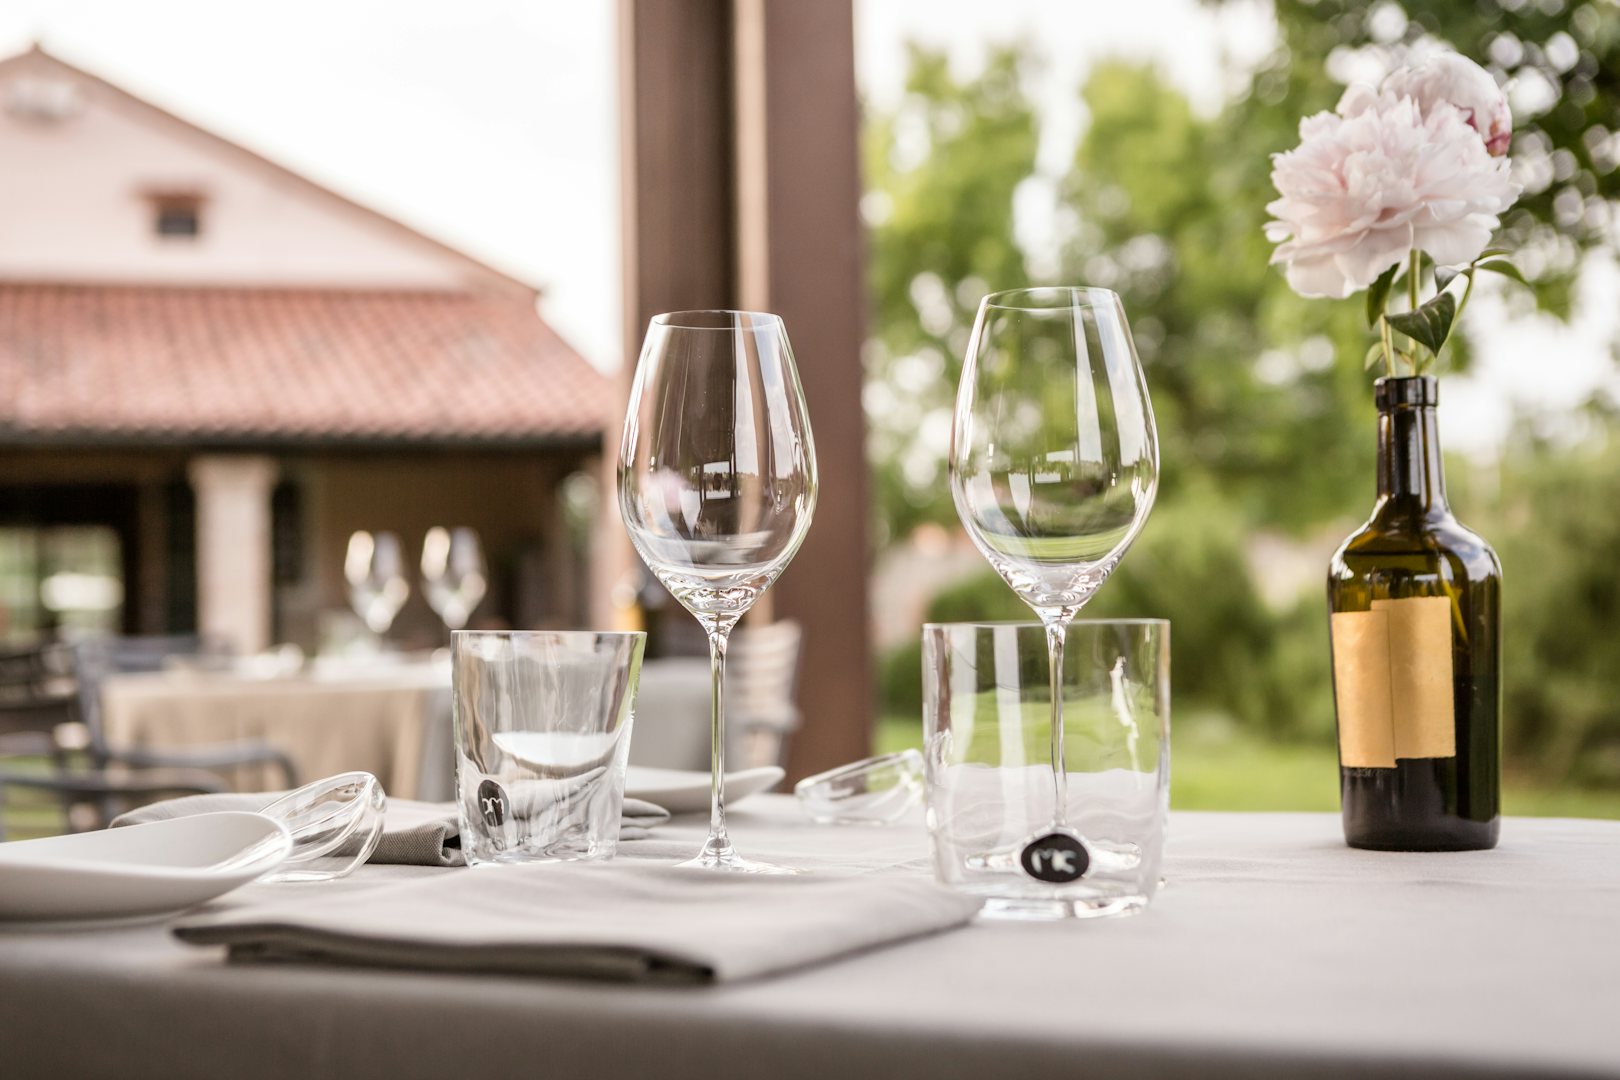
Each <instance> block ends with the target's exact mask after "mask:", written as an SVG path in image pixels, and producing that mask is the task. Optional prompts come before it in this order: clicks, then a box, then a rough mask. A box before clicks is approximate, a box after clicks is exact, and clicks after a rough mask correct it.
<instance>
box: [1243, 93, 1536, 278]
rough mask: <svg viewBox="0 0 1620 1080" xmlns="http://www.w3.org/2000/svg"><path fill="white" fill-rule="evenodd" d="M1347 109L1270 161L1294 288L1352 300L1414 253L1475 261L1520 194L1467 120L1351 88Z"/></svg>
mask: <svg viewBox="0 0 1620 1080" xmlns="http://www.w3.org/2000/svg"><path fill="white" fill-rule="evenodd" d="M1488 78H1489V76H1487V79H1488ZM1387 83H1388V80H1386V84H1387ZM1424 85H1425V86H1427V85H1429V84H1428V83H1425V84H1424ZM1493 85H1494V84H1493ZM1340 110H1341V113H1343V115H1340V114H1335V113H1328V112H1324V113H1318V114H1316V115H1315V116H1309V117H1306V118H1305V119H1304V120H1302V121H1300V125H1299V134H1300V145H1299V147H1298V148H1297V149H1294V150H1290V151H1288V152H1287V153H1283V154H1277V155H1275V156H1274V157H1273V158H1272V171H1271V179H1272V183H1274V184H1275V185H1276V187H1277V191H1278V193H1279V194H1280V195H1281V198H1279V199H1277V200H1276V201H1274V202H1272V203H1270V204H1269V205H1268V206H1267V207H1266V209H1267V210H1268V211H1269V212H1270V213H1271V214H1272V215H1273V217H1274V218H1275V220H1273V221H1270V222H1268V223H1267V224H1266V237H1267V239H1269V240H1271V241H1272V242H1274V243H1277V244H1278V247H1277V250H1276V252H1275V253H1274V254H1273V255H1272V259H1271V261H1272V262H1273V263H1274V264H1276V263H1281V264H1283V266H1284V269H1285V273H1286V275H1287V278H1288V284H1289V285H1290V286H1292V287H1293V289H1294V291H1295V292H1297V293H1299V294H1301V295H1302V296H1331V297H1340V298H1342V297H1346V296H1349V295H1350V294H1351V293H1353V292H1356V291H1358V290H1360V289H1365V288H1366V287H1367V286H1368V285H1371V284H1372V283H1373V282H1374V281H1375V280H1377V278H1378V276H1379V275H1380V274H1382V273H1383V272H1384V271H1385V270H1387V269H1389V268H1390V267H1391V266H1394V265H1395V264H1396V263H1398V262H1400V261H1401V260H1402V259H1404V258H1405V257H1406V255H1407V253H1408V252H1410V251H1411V250H1412V249H1414V248H1417V249H1421V250H1423V251H1426V252H1428V253H1429V255H1430V256H1431V257H1432V258H1433V259H1434V260H1435V262H1437V263H1440V264H1442V265H1455V264H1460V263H1467V262H1472V261H1473V260H1474V259H1476V258H1478V257H1479V254H1480V252H1482V251H1483V250H1485V245H1486V243H1488V242H1489V240H1490V237H1491V233H1492V232H1494V231H1495V229H1496V227H1497V225H1498V224H1499V222H1498V219H1497V215H1498V214H1500V213H1502V212H1503V211H1504V210H1506V209H1507V208H1508V207H1509V206H1511V205H1512V204H1513V200H1514V199H1515V198H1517V197H1518V193H1519V187H1518V185H1517V184H1515V183H1514V182H1513V181H1512V180H1511V179H1509V177H1508V169H1507V162H1506V161H1504V160H1499V159H1497V158H1493V157H1492V156H1491V154H1490V153H1489V152H1488V151H1487V149H1486V142H1485V140H1483V139H1482V138H1481V137H1480V135H1479V134H1478V133H1476V131H1475V129H1474V128H1473V127H1471V126H1470V124H1469V122H1468V119H1467V118H1466V117H1465V116H1464V114H1463V112H1462V111H1461V110H1459V109H1458V108H1456V107H1454V106H1450V105H1449V104H1448V103H1445V102H1437V103H1436V104H1434V105H1432V106H1431V107H1430V108H1428V109H1426V110H1425V109H1424V108H1423V106H1422V105H1421V104H1420V103H1419V102H1418V101H1417V100H1415V99H1413V98H1409V97H1404V96H1400V95H1398V94H1396V93H1395V92H1393V91H1392V90H1390V89H1387V88H1386V89H1384V90H1382V91H1377V92H1375V91H1372V90H1370V89H1368V88H1353V89H1352V90H1351V91H1350V92H1348V93H1346V95H1345V100H1344V101H1342V102H1341V103H1340Z"/></svg>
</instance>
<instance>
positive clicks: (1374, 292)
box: [1367, 263, 1401, 326]
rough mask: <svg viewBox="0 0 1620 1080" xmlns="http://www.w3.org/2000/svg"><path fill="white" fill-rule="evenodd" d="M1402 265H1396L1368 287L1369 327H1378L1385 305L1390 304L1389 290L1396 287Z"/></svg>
mask: <svg viewBox="0 0 1620 1080" xmlns="http://www.w3.org/2000/svg"><path fill="white" fill-rule="evenodd" d="M1400 268H1401V264H1400V263H1396V264H1395V265H1394V266H1391V267H1390V268H1389V269H1388V270H1385V271H1384V272H1383V273H1382V274H1379V275H1378V280H1377V281H1375V282H1373V283H1372V284H1371V285H1369V286H1367V325H1368V326H1377V325H1378V320H1379V319H1380V318H1381V317H1382V316H1383V314H1384V305H1385V304H1386V303H1388V302H1389V290H1390V289H1391V288H1393V287H1394V285H1395V275H1396V273H1397V272H1398V271H1399V270H1400Z"/></svg>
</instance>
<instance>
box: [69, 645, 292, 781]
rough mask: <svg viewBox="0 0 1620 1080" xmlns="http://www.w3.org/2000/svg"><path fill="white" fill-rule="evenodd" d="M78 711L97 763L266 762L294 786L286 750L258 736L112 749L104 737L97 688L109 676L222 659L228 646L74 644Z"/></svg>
mask: <svg viewBox="0 0 1620 1080" xmlns="http://www.w3.org/2000/svg"><path fill="white" fill-rule="evenodd" d="M76 649H77V674H78V691H79V715H80V717H81V718H82V720H83V723H84V729H83V735H82V738H83V740H84V750H85V751H86V753H88V754H89V756H90V759H91V761H92V762H94V763H95V764H96V765H97V766H98V767H102V768H105V767H106V766H108V765H125V766H129V767H132V768H142V769H148V768H177V769H230V768H236V767H239V766H244V765H270V766H273V767H275V768H276V769H277V770H278V771H279V772H280V773H281V774H282V776H283V777H284V778H285V779H286V782H287V784H286V786H287V787H289V788H295V787H297V786H298V770H297V768H296V767H295V766H294V765H293V762H292V759H291V758H290V757H288V756H287V754H286V753H284V752H283V751H281V750H279V749H277V748H276V747H274V746H272V745H270V744H269V743H266V742H263V741H261V740H258V739H239V740H236V741H233V742H223V743H210V744H206V745H201V746H187V747H115V746H112V745H109V743H108V741H107V735H106V729H105V727H104V725H103V724H102V720H101V686H102V682H103V681H104V680H105V679H106V678H107V677H108V676H111V675H127V674H138V673H142V672H154V671H163V670H165V669H166V668H167V667H169V666H170V664H171V663H172V662H174V661H175V660H177V659H179V658H182V657H184V658H189V659H193V660H197V659H201V660H208V659H225V658H228V657H229V650H228V649H224V648H222V647H220V646H219V645H218V644H216V643H212V642H209V641H207V640H205V639H204V638H201V637H198V636H196V635H149V636H131V637H103V638H92V639H88V640H86V641H83V642H80V643H79V644H78V645H77V646H76Z"/></svg>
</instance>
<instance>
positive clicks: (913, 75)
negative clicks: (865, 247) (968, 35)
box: [864, 46, 1039, 537]
mask: <svg viewBox="0 0 1620 1080" xmlns="http://www.w3.org/2000/svg"><path fill="white" fill-rule="evenodd" d="M1027 62H1028V61H1027V57H1026V56H1025V54H1024V52H1023V51H1022V50H1016V49H1002V50H999V51H997V52H995V53H993V54H992V55H991V56H990V58H989V60H988V61H987V63H986V64H985V67H984V70H983V71H982V72H980V73H979V74H977V75H975V76H973V77H971V78H969V79H966V80H961V81H958V80H957V79H956V78H955V77H954V76H953V75H952V74H951V70H950V65H949V63H948V62H947V60H946V57H945V54H944V53H942V52H932V51H929V50H926V49H923V48H920V47H917V46H913V47H912V48H911V55H910V63H911V68H910V76H909V78H908V79H907V82H906V95H905V98H904V100H903V101H902V102H901V104H900V106H899V108H898V110H897V111H896V112H894V113H893V114H887V115H876V116H872V117H870V118H869V120H868V123H867V127H866V132H865V141H866V153H865V155H864V161H865V167H866V184H867V188H868V190H869V191H870V192H871V195H870V196H869V199H868V206H869V207H871V209H869V211H868V218H869V220H870V226H871V237H872V254H871V259H870V261H869V263H870V273H871V289H872V295H873V300H874V304H875V313H876V318H875V319H874V325H873V331H874V334H873V338H872V341H871V342H870V344H869V353H868V374H869V378H870V382H871V385H872V391H871V393H870V396H871V397H874V398H876V399H878V400H877V403H876V406H875V407H873V408H870V409H869V410H868V412H869V417H868V419H869V422H870V426H871V436H870V437H871V448H872V457H873V459H874V461H875V463H876V474H875V475H876V484H875V488H876V494H877V498H878V506H879V511H880V512H879V515H878V517H879V519H880V522H881V523H882V525H883V526H884V528H885V533H886V537H893V536H903V535H905V534H906V533H908V532H909V531H910V530H911V529H912V528H914V527H915V526H916V525H917V524H919V523H921V522H923V521H941V522H944V521H954V520H955V515H954V512H953V511H952V509H951V500H950V495H949V493H948V491H947V490H946V487H945V484H944V483H943V482H942V480H943V477H944V465H945V462H944V456H943V453H942V449H943V446H942V443H943V439H942V436H943V435H945V434H948V432H949V430H950V415H951V409H952V406H953V405H954V403H955V398H956V382H957V378H958V376H959V374H960V372H961V369H962V357H963V355H964V353H965V352H966V349H967V335H968V330H969V328H970V327H971V326H972V324H973V316H974V313H975V311H976V310H977V307H978V303H979V299H980V298H981V297H982V296H983V295H984V294H985V293H986V292H989V291H991V290H992V289H1012V288H1017V287H1019V286H1022V285H1025V284H1027V283H1028V274H1027V272H1026V270H1025V267H1024V256H1023V253H1022V252H1021V251H1020V250H1019V249H1018V246H1017V244H1016V243H1015V242H1014V240H1013V195H1014V192H1015V191H1016V190H1017V188H1018V186H1019V185H1020V184H1021V183H1023V182H1024V180H1026V179H1027V178H1028V177H1029V175H1030V174H1031V173H1032V172H1034V170H1035V151H1036V145H1037V141H1038V138H1039V134H1038V131H1037V128H1036V122H1035V111H1034V108H1033V106H1031V105H1030V103H1029V100H1028V98H1027V96H1026V95H1025V93H1024V90H1023V87H1022V84H1021V81H1020V80H1021V78H1022V70H1023V67H1024V65H1025V64H1026V63H1027Z"/></svg>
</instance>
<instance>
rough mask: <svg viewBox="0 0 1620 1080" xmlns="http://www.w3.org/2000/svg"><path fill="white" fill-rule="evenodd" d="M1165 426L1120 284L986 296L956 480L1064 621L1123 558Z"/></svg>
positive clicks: (999, 557)
mask: <svg viewBox="0 0 1620 1080" xmlns="http://www.w3.org/2000/svg"><path fill="white" fill-rule="evenodd" d="M1158 466H1159V456H1158V438H1157V434H1156V431H1155V427H1154V421H1153V409H1152V405H1151V403H1150V401H1149V398H1148V392H1147V386H1146V383H1145V382H1144V380H1143V377H1142V368H1141V364H1140V361H1139V360H1138V359H1137V356H1136V350H1135V347H1134V345H1133V344H1132V342H1131V336H1130V330H1129V327H1128V325H1127V324H1126V321H1125V313H1124V309H1123V307H1122V306H1121V304H1120V301H1119V297H1118V296H1117V295H1115V294H1114V293H1112V292H1110V291H1108V290H1106V289H1095V288H1083V287H1077V288H1042V289H1022V290H1014V291H1012V292H1004V293H994V294H991V295H990V296H987V297H985V298H984V301H983V303H982V304H981V305H980V308H979V315H978V319H977V320H976V322H975V324H974V328H973V334H972V337H971V338H970V341H969V345H968V355H967V358H966V362H965V364H964V366H963V370H962V382H961V386H960V390H959V392H958V396H957V403H956V416H955V425H954V430H953V433H952V446H951V470H950V473H951V494H952V497H953V499H954V500H955V503H956V510H957V513H958V515H959V516H960V517H961V519H962V524H963V526H964V527H965V528H966V530H967V533H968V536H969V537H970V538H971V539H972V540H973V542H974V544H975V545H976V546H977V547H978V549H979V550H980V552H982V553H983V554H984V556H985V558H986V559H987V560H988V561H989V562H990V565H991V566H992V567H993V568H994V569H995V570H996V572H997V574H999V575H1000V576H1001V578H1002V579H1003V580H1004V581H1006V582H1007V584H1008V585H1009V586H1010V587H1011V588H1012V590H1013V591H1014V592H1015V593H1017V594H1018V595H1019V597H1020V598H1022V599H1023V600H1024V602H1025V603H1027V604H1028V605H1029V606H1030V607H1031V608H1033V609H1034V610H1035V612H1036V614H1038V615H1039V616H1040V617H1041V619H1042V621H1043V622H1052V621H1060V622H1067V621H1068V620H1070V619H1072V618H1073V617H1074V615H1075V613H1076V612H1078V611H1079V610H1080V608H1081V607H1083V606H1084V605H1085V603H1086V601H1087V600H1089V599H1090V598H1091V596H1092V594H1093V593H1095V592H1096V591H1097V589H1098V587H1099V586H1101V585H1102V583H1103V581H1104V580H1105V579H1106V578H1107V577H1108V575H1109V574H1110V573H1112V572H1113V570H1114V568H1115V567H1116V566H1118V565H1119V561H1120V559H1121V558H1122V557H1123V556H1124V554H1125V551H1126V549H1127V548H1129V547H1130V544H1131V541H1132V540H1134V539H1135V538H1136V535H1137V533H1138V532H1140V531H1141V528H1142V525H1143V523H1145V522H1146V520H1147V515H1148V512H1149V510H1151V509H1152V506H1153V499H1154V495H1155V493H1156V491H1157V489H1158Z"/></svg>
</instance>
